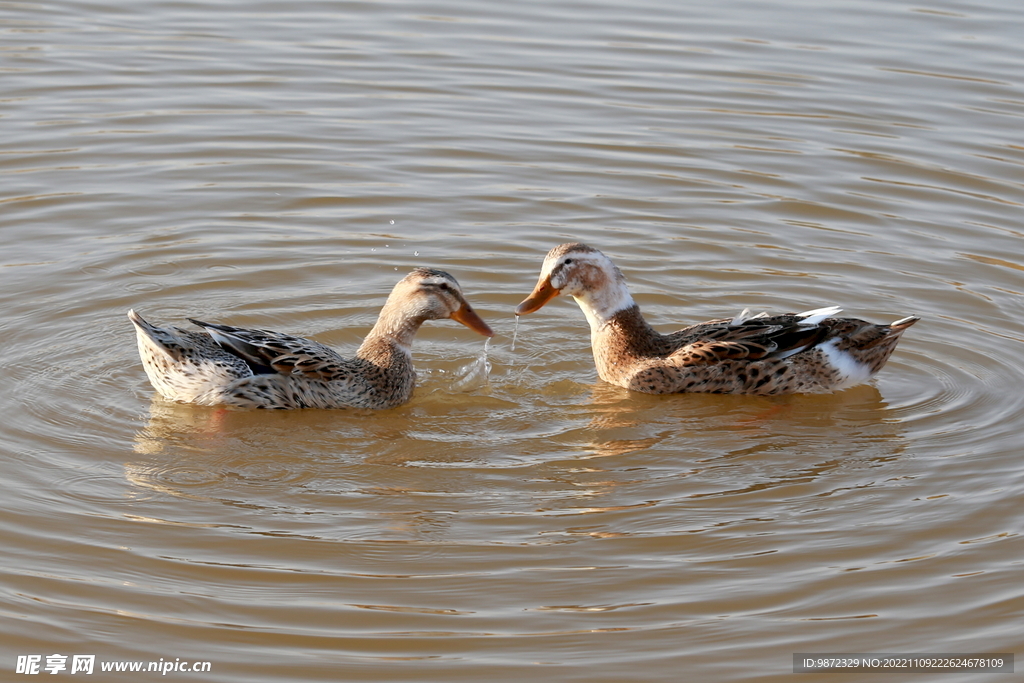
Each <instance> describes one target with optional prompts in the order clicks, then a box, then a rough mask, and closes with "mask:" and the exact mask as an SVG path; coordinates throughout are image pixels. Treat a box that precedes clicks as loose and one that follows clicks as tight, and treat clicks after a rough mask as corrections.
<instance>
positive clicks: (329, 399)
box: [128, 268, 493, 408]
mask: <svg viewBox="0 0 1024 683" xmlns="http://www.w3.org/2000/svg"><path fill="white" fill-rule="evenodd" d="M128 317H129V319H130V320H131V321H132V322H133V323H134V324H135V328H136V331H137V337H138V344H139V355H140V356H141V358H142V363H143V366H144V367H145V369H146V374H147V375H148V376H149V379H150V383H151V384H152V385H153V387H154V388H155V389H156V390H157V391H158V392H160V393H161V394H162V395H163V396H165V397H167V398H170V399H173V400H176V401H183V402H186V403H198V404H201V405H230V406H237V407H242V408H346V407H353V408H390V407H393V406H396V405H400V404H402V403H404V402H406V401H408V400H409V398H410V397H411V396H412V391H413V387H414V386H415V383H416V372H415V370H414V369H413V365H412V356H411V353H410V347H411V345H412V340H413V338H414V337H415V335H416V332H417V331H418V330H419V327H420V325H421V324H422V323H423V322H424V321H426V320H435V319H439V318H445V317H452V318H454V319H456V320H458V321H459V322H462V323H463V324H465V325H466V326H467V327H470V328H471V329H473V330H475V331H477V332H479V333H480V334H485V335H488V336H490V335H491V334H493V333H492V332H491V331H490V328H488V327H487V325H486V324H485V323H484V322H483V321H482V320H480V318H479V316H477V315H476V313H475V312H473V310H472V307H470V306H469V304H468V303H467V302H466V300H465V298H464V297H463V295H462V292H461V290H460V289H459V286H458V283H457V282H456V281H455V278H453V277H452V276H451V275H449V274H448V273H445V272H444V271H440V270H434V269H426V268H421V269H417V270H415V271H413V272H412V273H410V274H409V275H408V276H407V277H405V278H403V279H402V281H400V282H399V283H398V284H397V285H396V286H395V288H394V290H393V291H392V293H391V296H389V297H388V301H387V303H385V305H384V308H383V309H382V310H381V313H380V316H379V318H378V320H377V323H376V325H374V327H373V329H372V330H371V331H370V333H369V334H368V335H367V337H366V339H365V340H364V341H363V344H362V345H361V346H360V347H359V350H358V351H356V356H355V358H343V357H342V356H341V355H340V354H339V353H338V352H337V351H335V350H333V349H331V348H330V347H327V346H324V345H323V344H321V343H319V342H316V341H313V340H310V339H304V338H302V337H294V336H291V335H287V334H281V333H279V332H272V331H270V330H253V329H243V328H239V327H231V326H229V325H221V324H216V323H206V322H201V321H198V320H191V322H192V323H194V324H196V325H198V326H199V327H201V328H203V330H204V331H203V332H193V331H188V330H183V329H181V328H178V327H166V328H161V327H157V326H155V325H152V324H150V323H148V322H146V321H145V320H144V319H143V318H142V316H140V315H139V314H138V313H136V312H135V311H129V312H128Z"/></svg>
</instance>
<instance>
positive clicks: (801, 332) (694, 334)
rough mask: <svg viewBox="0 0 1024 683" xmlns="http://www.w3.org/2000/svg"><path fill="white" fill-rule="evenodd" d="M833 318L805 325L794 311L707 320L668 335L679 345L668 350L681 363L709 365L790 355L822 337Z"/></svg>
mask: <svg viewBox="0 0 1024 683" xmlns="http://www.w3.org/2000/svg"><path fill="white" fill-rule="evenodd" d="M832 321H833V319H831V318H830V319H826V320H824V321H822V322H820V323H817V324H811V325H807V324H806V323H805V322H804V319H803V318H801V317H799V316H796V315H779V316H773V317H760V318H752V319H750V320H746V321H744V322H741V323H738V324H734V323H733V320H732V319H731V318H724V319H721V320H711V321H708V322H706V323H700V324H699V325H693V326H691V327H687V328H686V329H683V330H679V331H678V332H675V333H673V334H671V335H668V339H671V340H672V341H674V342H675V343H676V344H679V345H680V348H679V349H678V350H677V351H675V352H674V353H672V354H671V357H672V358H673V359H676V360H677V361H678V362H679V363H680V364H681V365H709V364H713V363H719V362H721V361H725V360H748V361H754V360H765V359H769V358H775V357H783V358H785V357H786V356H790V355H792V354H794V353H799V352H800V351H803V350H804V349H807V348H810V347H812V346H814V345H816V344H819V343H821V342H822V341H823V340H825V339H826V338H827V337H828V336H829V334H830V332H831V331H832V326H831V325H830V324H829V323H830V322H832Z"/></svg>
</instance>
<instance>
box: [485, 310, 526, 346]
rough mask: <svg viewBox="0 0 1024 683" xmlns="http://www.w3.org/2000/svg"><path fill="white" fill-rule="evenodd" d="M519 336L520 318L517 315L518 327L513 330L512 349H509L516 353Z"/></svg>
mask: <svg viewBox="0 0 1024 683" xmlns="http://www.w3.org/2000/svg"><path fill="white" fill-rule="evenodd" d="M518 336H519V316H518V315H516V326H515V328H513V330H512V348H511V349H509V350H510V351H515V350H516V337H518ZM488 341H490V340H489V339H488Z"/></svg>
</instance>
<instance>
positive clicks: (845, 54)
mask: <svg viewBox="0 0 1024 683" xmlns="http://www.w3.org/2000/svg"><path fill="white" fill-rule="evenodd" d="M0 31H2V33H0V35H2V39H0V78H2V80H0V83H2V84H3V87H2V91H0V92H2V94H0V98H2V104H0V127H2V130H3V135H2V137H0V178H2V184H0V193H2V196H0V226H2V235H3V237H4V242H3V244H4V250H3V252H4V253H3V259H2V261H3V266H4V267H3V268H2V270H0V274H2V277H0V329H2V335H3V337H2V339H3V345H2V351H0V354H2V356H0V358H2V370H0V371H2V374H3V376H4V384H3V386H4V389H5V390H4V392H3V396H2V398H0V409H2V415H3V417H4V420H3V428H2V436H3V441H2V446H0V478H2V481H3V495H2V503H0V547H2V548H3V558H4V559H3V562H2V563H0V615H2V616H0V655H2V659H0V670H3V671H6V672H10V673H9V674H5V675H10V676H15V673H13V672H14V671H15V666H16V659H17V656H18V655H32V654H37V655H43V656H44V659H43V662H42V663H43V665H45V663H46V660H45V656H46V655H51V654H63V655H68V656H71V655H74V654H93V655H96V674H95V679H97V680H134V678H133V677H132V676H131V675H130V674H124V673H122V674H114V673H109V674H103V673H101V672H100V671H99V667H100V663H101V662H111V661H119V660H138V661H143V662H149V661H157V660H160V659H161V658H162V659H163V660H164V661H174V660H186V661H208V662H210V663H211V671H210V672H209V673H203V674H184V673H172V674H168V677H169V678H174V677H185V678H188V679H189V680H209V681H294V680H310V681H313V680H316V681H319V680H322V681H338V680H344V681H364V680H365V681H369V680H374V681H454V680H459V681H484V680H486V681H520V680H523V679H524V677H528V676H532V677H534V678H535V679H537V680H544V681H586V682H588V683H589V682H612V681H640V680H642V681H678V680H714V681H742V680H788V679H791V678H793V677H794V674H793V673H792V655H793V653H795V652H970V651H988V652H1012V651H1014V650H1015V649H1017V650H1020V649H1021V648H1020V646H1021V644H1022V640H1024V618H1022V614H1024V596H1022V590H1021V588H1020V586H1021V581H1020V572H1021V564H1022V562H1024V544H1022V542H1021V536H1020V533H1021V528H1022V525H1024V508H1022V506H1021V505H1020V500H1021V495H1022V493H1024V465H1022V464H1021V462H1020V446H1019V444H1020V432H1021V429H1022V427H1024V399H1022V392H1021V387H1022V385H1024V371H1022V369H1021V362H1020V356H1021V354H1020V351H1021V348H1022V346H1021V344H1022V341H1024V322H1022V316H1024V299H1022V294H1021V293H1022V290H1024V282H1022V278H1024V272H1022V271H1024V249H1022V236H1024V231H1022V227H1021V225H1022V220H1024V218H1022V217H1024V213H1022V211H1021V205H1022V204H1024V138H1022V134H1021V130H1022V123H1024V83H1022V80H1021V74H1022V66H1024V43H1022V41H1021V35H1024V6H1022V5H1021V4H1020V3H1019V2H1017V1H1016V0H1014V1H1013V2H1010V0H977V1H976V2H966V1H958V0H935V2H932V3H930V4H927V3H926V4H905V3H899V2H897V3H893V2H882V1H880V0H868V1H864V2H828V3H824V4H823V3H821V2H782V3H765V2H752V1H748V2H743V1H738V0H737V1H732V2H715V3H712V2H707V3H678V2H670V1H668V0H652V1H650V2H640V3H635V2H634V3H612V2H600V1H597V2H575V1H570V2H559V3H547V2H520V3H474V2H468V1H466V0H452V1H450V2H423V3H413V2H404V1H395V2H377V3H360V2H351V3H328V2H302V3H276V2H275V3H267V2H249V3H242V2H237V3H236V2H217V3H193V2H170V1H168V0H151V1H146V2H142V1H139V2H132V3H107V2H102V1H101V2H93V3H83V2H58V3H4V4H3V5H0ZM574 239H578V240H583V241H587V242H589V243H590V244H592V245H594V246H596V247H598V248H601V249H602V250H604V251H605V252H606V253H607V254H609V255H610V256H611V257H612V258H613V259H615V260H616V262H617V263H618V265H619V266H620V267H621V268H622V270H623V271H624V272H625V274H626V276H627V278H628V279H629V281H630V284H631V286H632V288H633V292H634V295H635V298H636V300H637V301H638V303H639V304H640V305H641V307H642V308H643V309H644V311H645V313H646V314H647V315H648V317H649V319H650V320H651V322H652V323H654V324H655V325H656V326H657V327H658V328H659V329H662V330H665V331H667V330H672V329H676V328H678V327H681V326H683V325H685V324H689V323H691V322H695V321H699V320H703V319H707V318H711V317H717V316H722V315H732V314H735V313H736V312H738V311H739V310H740V309H742V308H744V307H751V308H753V309H766V310H771V311H776V312H782V311H792V310H806V309H809V308H814V307H817V306H823V305H828V304H839V305H841V306H843V307H844V309H845V311H846V313H847V314H849V315H853V316H856V317H863V318H868V319H871V320H875V321H878V322H888V321H892V320H895V319H897V318H900V317H903V316H905V315H909V314H916V315H920V316H921V317H922V318H923V320H922V322H921V323H919V324H918V325H917V326H915V327H914V328H913V329H912V330H911V331H910V332H909V333H908V334H907V335H906V336H905V337H904V341H903V342H902V343H901V345H900V347H899V349H898V350H897V352H896V354H895V356H894V357H893V359H892V360H891V361H890V363H889V364H888V366H887V367H886V368H885V370H884V371H883V372H882V374H881V375H880V376H879V378H878V379H877V380H876V382H875V383H874V384H872V385H868V386H862V387H858V388H854V389H851V390H848V391H845V392H841V393H839V394H836V395H833V396H826V397H817V396H816V397H807V396H795V397H782V398H771V399H768V398H748V397H731V396H724V397H723V396H666V397H651V396H643V395H634V394H630V393H628V392H626V391H624V390H620V389H618V388H615V387H611V386H608V385H605V384H603V383H601V382H600V381H599V380H597V378H596V373H595V371H594V367H593V362H592V359H591V358H590V355H589V338H588V329H587V325H586V321H585V320H584V319H583V316H582V314H581V313H580V312H579V310H578V309H577V308H576V307H575V306H574V305H573V304H572V303H571V302H566V301H561V300H559V301H556V302H553V303H552V304H551V305H549V306H548V307H546V308H545V309H544V310H543V311H541V312H539V313H537V314H535V315H533V316H530V317H528V318H525V319H523V320H522V321H521V324H520V327H519V338H518V342H517V348H516V349H515V351H514V352H513V351H512V350H511V348H510V346H511V340H512V330H513V325H514V319H513V316H512V309H513V308H514V306H515V305H516V304H517V303H518V302H519V301H520V300H521V299H522V298H523V297H524V296H525V295H526V294H527V293H528V292H529V291H530V288H531V287H532V286H533V284H534V282H535V281H536V275H537V271H538V269H539V267H540V262H541V259H542V258H543V255H544V253H545V252H546V251H547V250H548V249H549V248H550V247H551V246H553V245H554V244H557V243H559V242H563V241H568V240H574ZM415 265H430V266H435V267H440V268H444V269H446V270H449V271H451V272H452V273H453V274H454V275H455V276H456V277H457V278H459V280H460V282H461V283H462V285H463V287H464V289H465V290H466V292H467V295H468V296H469V298H470V300H471V301H472V302H473V304H474V305H475V306H476V308H477V309H478V310H479V311H480V312H481V314H482V315H483V316H484V317H485V318H486V319H487V320H488V321H489V322H490V323H491V324H492V326H493V327H494V328H495V330H496V331H497V332H498V334H499V336H498V337H496V338H495V339H494V340H493V341H492V342H491V344H490V348H489V350H488V351H489V353H488V361H489V362H490V363H491V364H492V368H491V371H490V374H489V378H488V380H487V381H486V382H485V383H484V382H477V381H471V382H469V386H467V387H464V388H465V389H469V391H463V390H459V388H458V382H459V381H460V378H462V377H463V376H464V375H465V374H466V372H467V366H470V365H471V364H473V363H480V364H482V359H481V354H482V351H483V342H482V339H481V338H480V337H478V336H476V335H474V334H473V333H472V332H470V331H468V330H466V329H465V328H462V327H461V326H458V325H456V324H453V323H450V322H445V323H434V324H430V325H428V326H427V327H425V328H424V329H423V332H422V334H421V336H420V337H419V338H418V340H417V345H416V348H415V350H414V355H415V359H416V362H417V365H418V368H419V370H420V375H421V384H420V386H419V387H418V389H417V393H416V396H415V398H414V400H413V401H412V402H411V403H410V404H408V405H406V406H404V407H401V408H398V409H395V410H390V411H385V412H380V413H371V412H360V411H350V412H346V411H336V412H329V411H323V412H318V411H304V412H289V413H266V412H228V413H223V412H219V411H215V410H211V409H207V408H201V407H192V406H183V405H176V404H172V403H169V402H167V401H164V400H161V399H159V398H154V397H153V392H152V390H151V388H150V387H149V385H148V383H147V381H146V378H145V375H144V373H143V371H142V367H141V365H140V363H139V360H138V357H137V354H136V350H135V342H134V333H133V331H132V328H131V325H130V324H129V322H128V320H127V319H126V318H125V315H124V314H125V311H126V310H127V309H128V308H129V307H135V308H136V309H138V310H139V311H140V312H142V313H143V314H144V315H146V316H148V317H150V318H151V319H153V320H154V321H158V322H164V323H178V324H181V323H183V322H184V319H185V317H187V316H192V317H199V318H202V319H210V320H213V321H221V322H226V323H230V324H234V325H243V326H246V325H250V326H261V327H269V328H272V329H278V330H281V331H286V332H291V333H295V334H302V335H309V336H315V337H316V338H317V339H319V340H320V341H323V342H325V343H329V344H332V345H335V346H337V347H339V348H340V349H342V350H344V351H345V352H347V353H351V352H352V351H354V349H355V347H356V345H357V344H358V342H359V340H360V339H361V337H362V335H364V334H365V333H366V331H367V330H368V329H369V327H370V325H371V324H372V322H373V320H374V318H375V316H376V312H377V310H378V309H379V307H380V306H381V304H382V303H383V300H384V298H385V296H386V294H387V292H388V291H389V290H390V288H391V286H392V285H393V284H394V283H395V282H396V281H397V280H398V279H399V278H400V277H401V276H402V275H404V274H405V273H406V272H408V270H409V269H410V268H411V267H413V266H415ZM471 379H472V378H471ZM481 385H482V386H481ZM474 386H476V388H473V387H474ZM43 673H44V674H45V673H46V672H45V671H44V672H43ZM47 675H48V674H47ZM60 675H61V676H62V677H66V676H70V675H71V674H70V660H69V670H68V671H63V672H62V673H61V674H60ZM76 675H77V674H76ZM152 675H153V674H150V676H152ZM104 677H106V678H104ZM17 678H18V680H20V679H21V678H20V676H19V677H17ZM143 678H145V676H142V677H138V680H142V679H143ZM797 678H799V679H800V680H804V679H808V680H809V679H811V678H814V677H813V676H812V677H810V678H808V677H807V676H799V677H797ZM840 678H842V680H843V681H850V680H855V679H856V677H852V678H851V677H840ZM910 678H911V679H913V680H917V678H921V677H920V676H919V677H910ZM57 680H62V679H57ZM72 680H74V679H72ZM837 680H838V679H837ZM870 680H876V677H873V678H870ZM942 680H943V681H950V682H953V681H964V680H985V681H989V680H1002V678H1000V677H999V676H980V675H970V674H951V675H948V676H943V677H942Z"/></svg>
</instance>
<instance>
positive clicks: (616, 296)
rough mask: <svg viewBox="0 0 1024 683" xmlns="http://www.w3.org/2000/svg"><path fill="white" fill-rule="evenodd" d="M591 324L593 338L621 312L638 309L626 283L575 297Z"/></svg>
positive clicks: (612, 284) (586, 292) (616, 283)
mask: <svg viewBox="0 0 1024 683" xmlns="http://www.w3.org/2000/svg"><path fill="white" fill-rule="evenodd" d="M573 298H574V299H575V300H576V303H578V304H579V305H580V308H581V309H582V310H583V315H585V316H587V322H589V323H590V334H591V336H593V335H595V334H597V333H598V332H599V331H600V330H601V329H602V328H603V327H604V326H605V325H607V324H608V322H609V321H610V320H611V319H612V318H613V317H615V316H616V315H617V314H618V313H619V312H621V311H624V310H628V309H630V308H634V307H636V304H635V303H633V297H632V296H630V294H629V289H628V288H627V287H626V283H625V282H613V283H610V284H608V285H607V286H604V287H601V288H600V289H597V290H594V291H585V292H583V293H582V294H580V295H578V296H577V295H573Z"/></svg>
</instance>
